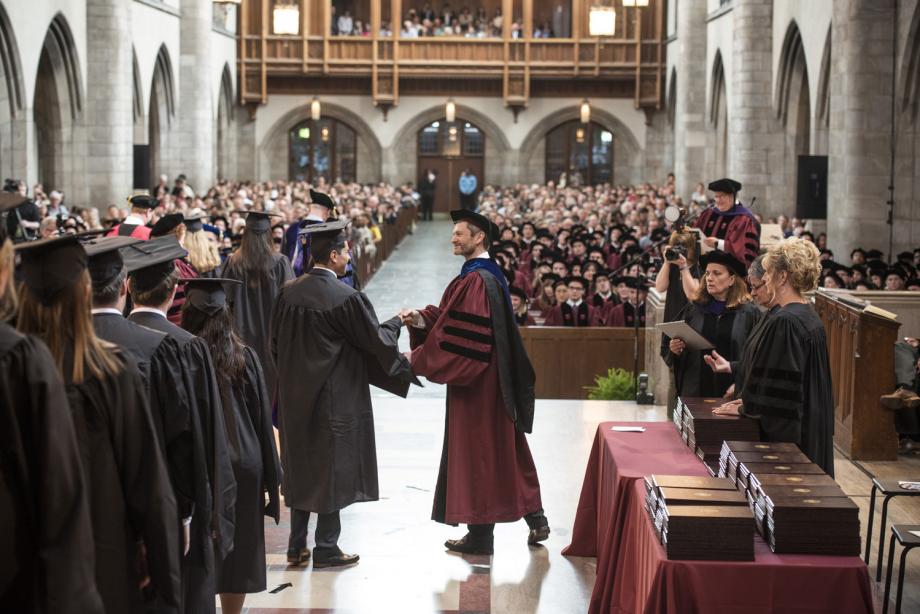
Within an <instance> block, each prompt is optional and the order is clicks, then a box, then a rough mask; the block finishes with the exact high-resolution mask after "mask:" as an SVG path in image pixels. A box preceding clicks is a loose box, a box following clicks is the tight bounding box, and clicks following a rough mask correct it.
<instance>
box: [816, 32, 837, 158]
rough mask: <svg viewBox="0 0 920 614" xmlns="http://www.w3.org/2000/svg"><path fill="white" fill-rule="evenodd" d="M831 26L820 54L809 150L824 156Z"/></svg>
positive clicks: (828, 124)
mask: <svg viewBox="0 0 920 614" xmlns="http://www.w3.org/2000/svg"><path fill="white" fill-rule="evenodd" d="M831 31H832V30H831V28H830V27H828V28H827V36H826V37H825V39H824V52H823V53H822V54H821V72H820V74H819V75H818V93H817V96H816V100H815V123H814V130H813V131H812V132H813V134H814V138H813V139H812V144H811V151H812V152H813V153H814V154H815V155H816V156H826V155H827V153H828V145H829V141H830V128H831V91H830V90H831Z"/></svg>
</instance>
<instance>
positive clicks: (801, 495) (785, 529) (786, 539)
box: [719, 441, 860, 556]
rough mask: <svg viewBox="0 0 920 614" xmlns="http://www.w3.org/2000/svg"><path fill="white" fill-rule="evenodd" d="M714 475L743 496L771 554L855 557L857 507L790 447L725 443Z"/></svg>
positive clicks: (746, 442) (837, 487) (856, 552)
mask: <svg viewBox="0 0 920 614" xmlns="http://www.w3.org/2000/svg"><path fill="white" fill-rule="evenodd" d="M719 475H720V476H723V477H724V478H725V479H727V480H729V481H730V482H732V483H734V484H735V485H736V487H737V488H738V490H739V491H741V492H743V493H744V494H745V496H746V497H747V500H748V501H749V503H750V506H751V511H752V512H753V513H754V520H755V523H756V525H757V529H758V531H760V533H761V535H763V537H764V540H766V542H767V543H768V544H769V545H770V548H771V549H772V550H773V551H774V552H776V553H780V554H830V555H847V556H852V555H858V554H859V552H860V538H859V508H858V507H857V506H856V504H855V503H853V502H852V501H851V500H850V498H849V497H847V496H846V494H845V493H844V492H843V491H842V490H841V489H840V487H839V486H838V485H837V483H836V482H835V481H834V480H833V478H831V477H830V476H829V475H827V474H826V473H824V471H822V470H821V468H820V467H818V466H817V465H815V464H814V463H812V462H811V461H809V459H808V457H806V456H805V455H804V454H802V452H801V451H800V450H799V448H798V446H796V445H795V444H791V443H768V442H759V443H752V442H749V441H726V442H725V443H724V444H723V446H722V451H721V453H720V455H719Z"/></svg>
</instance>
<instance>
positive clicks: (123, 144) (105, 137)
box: [68, 0, 134, 208]
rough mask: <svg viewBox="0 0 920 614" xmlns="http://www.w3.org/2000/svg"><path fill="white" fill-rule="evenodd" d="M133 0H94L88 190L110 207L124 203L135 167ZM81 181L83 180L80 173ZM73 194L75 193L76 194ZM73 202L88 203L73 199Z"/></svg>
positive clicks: (89, 17) (90, 7) (89, 19)
mask: <svg viewBox="0 0 920 614" xmlns="http://www.w3.org/2000/svg"><path fill="white" fill-rule="evenodd" d="M130 8H131V7H130V0H88V1H87V3H86V30H87V37H86V38H87V49H86V53H87V58H86V76H87V78H86V84H85V85H84V93H85V101H86V103H85V106H84V109H85V121H86V124H85V126H86V132H85V134H86V143H87V151H86V165H85V168H86V170H85V173H86V184H85V185H86V191H87V192H88V194H87V197H88V199H89V200H88V202H89V203H91V204H93V205H95V206H96V207H100V208H105V207H106V206H108V205H112V204H121V203H124V200H125V198H127V197H128V195H130V193H131V184H132V179H133V172H134V162H133V155H134V151H133V147H132V145H133V143H134V140H133V136H134V119H133V115H132V95H133V91H134V88H133V79H134V73H133V66H132V63H131V29H130V13H129V11H130ZM74 180H75V184H80V183H83V182H82V181H80V178H79V177H75V178H74ZM70 196H71V197H73V196H75V195H73V194H72V195H70ZM68 202H69V204H70V205H71V206H73V205H83V204H85V203H84V202H79V199H78V200H74V199H73V198H71V199H70V200H69V201H68Z"/></svg>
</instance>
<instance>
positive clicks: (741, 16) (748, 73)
mask: <svg viewBox="0 0 920 614" xmlns="http://www.w3.org/2000/svg"><path fill="white" fill-rule="evenodd" d="M732 20H733V25H734V40H733V42H732V49H731V53H732V69H731V71H732V74H731V75H727V78H729V79H731V84H732V88H731V92H730V94H729V107H728V131H729V136H728V142H729V151H728V168H729V174H730V176H731V177H732V179H736V180H738V181H740V182H741V183H742V184H743V186H744V187H743V189H742V192H741V195H740V198H741V200H742V201H743V202H744V203H745V204H749V203H750V201H751V198H752V197H755V196H756V197H757V204H756V205H755V207H754V210H755V212H757V213H760V214H762V215H764V216H776V215H779V214H780V213H786V214H791V213H793V211H792V210H791V209H790V204H789V203H783V202H779V201H778V198H779V197H780V194H781V191H780V190H778V189H775V188H774V186H782V185H783V182H784V179H783V168H784V167H783V158H782V156H783V133H782V131H781V130H780V128H779V125H778V122H777V121H776V119H775V114H774V112H773V93H772V92H773V73H772V71H773V68H772V66H773V58H772V47H773V39H772V35H771V32H772V27H773V0H735V4H734V9H733V10H732ZM677 78H678V81H679V80H680V75H678V77H677Z"/></svg>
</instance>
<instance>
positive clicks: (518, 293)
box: [508, 286, 527, 301]
mask: <svg viewBox="0 0 920 614" xmlns="http://www.w3.org/2000/svg"><path fill="white" fill-rule="evenodd" d="M508 291H509V292H511V295H512V296H516V297H518V298H520V299H521V300H522V301H526V300H527V293H526V292H524V291H523V290H521V289H520V288H518V287H517V286H511V287H509V288H508Z"/></svg>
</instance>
